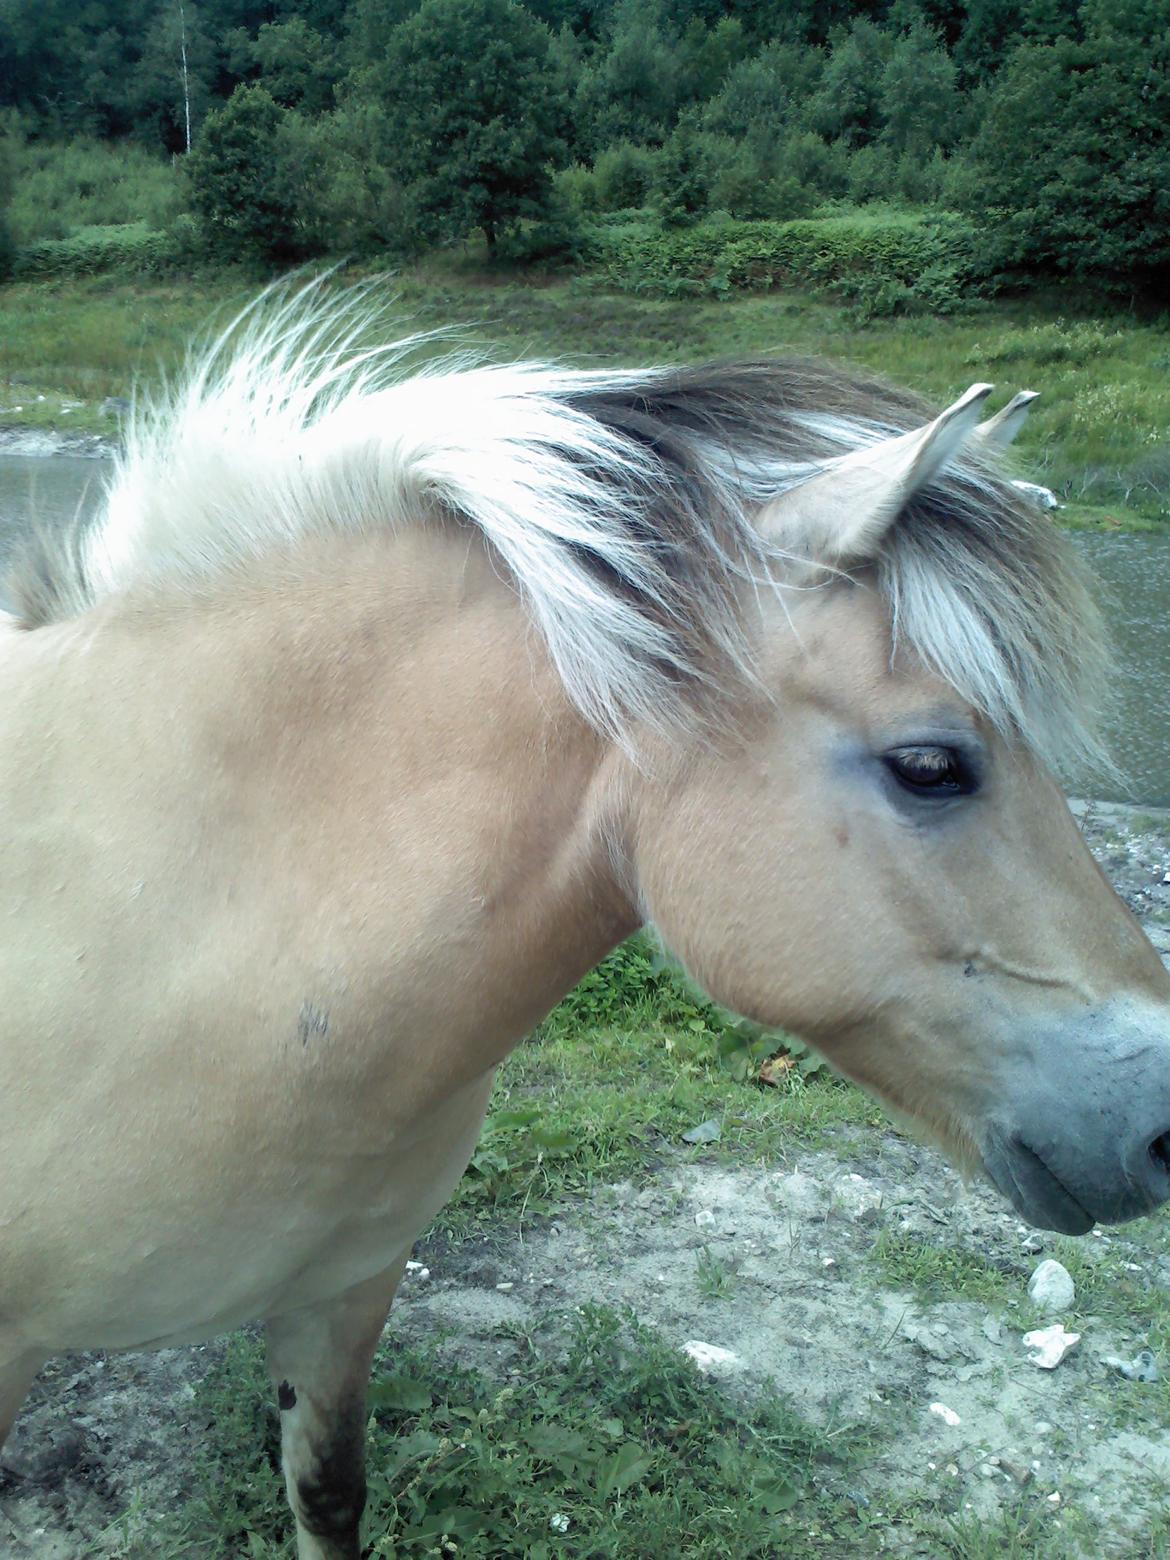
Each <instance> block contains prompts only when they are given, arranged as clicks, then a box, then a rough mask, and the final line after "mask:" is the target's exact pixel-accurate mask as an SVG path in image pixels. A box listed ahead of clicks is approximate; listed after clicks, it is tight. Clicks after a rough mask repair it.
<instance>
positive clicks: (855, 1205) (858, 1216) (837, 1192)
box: [832, 1173, 884, 1224]
mask: <svg viewBox="0 0 1170 1560" xmlns="http://www.w3.org/2000/svg"><path fill="white" fill-rule="evenodd" d="M832 1195H833V1199H834V1201H835V1202H836V1203H837V1204H838V1205H839V1206H840V1207H841V1209H842V1210H843V1212H844V1213H845V1214H846V1215H847V1216H848V1217H849V1218H850V1219H853V1220H854V1221H855V1222H856V1223H858V1224H870V1223H873V1222H875V1221H876V1220H877V1219H878V1218H879V1217H880V1214H881V1209H882V1203H883V1200H884V1198H883V1193H882V1189H881V1187H880V1186H876V1185H875V1184H874V1183H873V1182H872V1181H867V1180H866V1178H865V1177H864V1176H863V1175H857V1174H855V1173H850V1174H848V1175H843V1176H840V1177H839V1178H838V1179H837V1180H836V1181H834V1182H833V1194H832Z"/></svg>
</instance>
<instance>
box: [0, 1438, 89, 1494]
mask: <svg viewBox="0 0 1170 1560" xmlns="http://www.w3.org/2000/svg"><path fill="white" fill-rule="evenodd" d="M84 1454H85V1438H84V1436H83V1435H82V1434H81V1433H80V1431H78V1430H76V1429H74V1428H73V1427H72V1426H69V1425H64V1426H60V1427H58V1428H57V1429H55V1430H53V1431H52V1433H51V1438H50V1439H49V1441H48V1443H47V1444H45V1443H44V1441H43V1439H41V1438H37V1437H35V1436H33V1435H31V1434H28V1433H25V1432H24V1431H23V1429H22V1427H21V1426H17V1428H16V1429H15V1430H14V1431H13V1433H12V1435H11V1436H10V1437H9V1439H8V1440H7V1442H5V1445H4V1451H3V1454H2V1455H0V1473H7V1474H9V1475H10V1476H13V1477H15V1478H17V1479H19V1480H21V1481H23V1482H25V1483H28V1484H43V1485H53V1484H57V1483H59V1482H60V1481H61V1480H62V1479H63V1478H64V1476H65V1475H66V1474H68V1473H70V1472H71V1471H72V1470H73V1469H75V1468H76V1467H77V1466H78V1465H79V1463H80V1462H81V1460H82V1458H83V1456H84Z"/></svg>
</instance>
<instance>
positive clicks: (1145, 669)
mask: <svg viewBox="0 0 1170 1560" xmlns="http://www.w3.org/2000/svg"><path fill="white" fill-rule="evenodd" d="M1075 539H1076V542H1077V544H1078V546H1079V547H1080V550H1081V552H1082V554H1083V555H1084V557H1085V558H1086V559H1087V560H1088V562H1089V565H1090V567H1091V568H1092V570H1093V573H1094V574H1095V575H1096V577H1097V580H1098V583H1099V588H1100V590H1101V594H1102V598H1103V605H1104V607H1105V613H1106V617H1107V618H1108V620H1109V625H1110V628H1111V629H1112V631H1113V637H1114V641H1115V643H1116V646H1117V650H1118V659H1119V661H1120V674H1121V675H1120V677H1119V679H1118V686H1117V690H1116V695H1117V706H1116V710H1115V712H1114V715H1113V718H1112V719H1111V721H1110V730H1111V733H1112V735H1113V752H1114V756H1115V757H1116V759H1117V761H1118V763H1119V764H1120V766H1121V768H1122V770H1123V771H1124V774H1125V778H1126V781H1127V783H1128V784H1127V789H1126V790H1125V791H1123V792H1121V793H1120V794H1119V795H1117V796H1108V795H1107V796H1106V797H1105V800H1113V801H1133V802H1145V803H1147V804H1149V805H1151V806H1158V807H1170V697H1168V693H1170V536H1162V535H1156V534H1149V535H1137V536H1127V535H1125V534H1124V533H1121V532H1118V533H1117V534H1115V535H1109V536H1105V535H1100V534H1098V533H1096V532H1094V533H1092V534H1089V533H1079V534H1077V536H1076V538H1075ZM1094 789H1095V791H1096V792H1097V794H1100V793H1101V792H1102V789H1104V790H1106V791H1108V789H1109V788H1108V787H1105V788H1102V787H1101V786H1100V785H1098V786H1096V787H1095V788H1094Z"/></svg>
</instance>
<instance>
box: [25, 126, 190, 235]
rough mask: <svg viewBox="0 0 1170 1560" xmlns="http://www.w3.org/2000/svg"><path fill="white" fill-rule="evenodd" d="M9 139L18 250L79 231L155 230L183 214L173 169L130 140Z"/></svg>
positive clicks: (168, 163) (177, 182)
mask: <svg viewBox="0 0 1170 1560" xmlns="http://www.w3.org/2000/svg"><path fill="white" fill-rule="evenodd" d="M4 139H5V143H6V146H7V149H8V156H9V158H10V161H11V170H12V173H11V177H12V205H11V208H10V209H11V222H12V230H13V238H14V240H15V242H16V243H17V244H18V245H20V244H31V243H34V242H36V241H37V240H39V239H52V238H67V237H68V236H69V235H70V234H71V233H74V232H76V231H78V230H79V229H81V228H111V227H123V226H128V225H134V224H136V225H139V226H143V227H146V228H150V229H152V230H154V231H156V232H157V231H161V230H163V229H164V228H166V227H168V226H169V225H170V224H171V223H172V222H173V221H174V220H175V218H176V217H177V216H178V214H179V211H180V209H181V206H182V202H183V194H184V192H183V187H182V183H181V180H180V179H179V177H178V175H177V173H176V170H175V167H174V165H173V164H172V162H171V161H170V160H169V159H167V160H163V159H162V158H159V157H153V156H151V155H150V154H149V153H148V152H146V151H144V150H143V148H142V147H140V146H136V145H135V144H134V143H132V142H128V141H113V142H111V141H96V140H90V139H88V138H86V137H78V138H77V139H75V140H72V141H64V142H49V141H26V140H25V139H24V137H23V135H19V134H16V135H8V136H6V137H5V138H4Z"/></svg>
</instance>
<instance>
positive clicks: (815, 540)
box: [759, 385, 992, 564]
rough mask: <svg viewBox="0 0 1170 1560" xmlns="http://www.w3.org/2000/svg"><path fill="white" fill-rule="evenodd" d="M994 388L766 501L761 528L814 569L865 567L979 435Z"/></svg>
mask: <svg viewBox="0 0 1170 1560" xmlns="http://www.w3.org/2000/svg"><path fill="white" fill-rule="evenodd" d="M991 390H992V386H991V385H972V386H971V388H970V389H969V390H968V391H966V393H965V394H963V395H961V396H960V397H959V399H958V400H957V401H956V402H955V404H954V405H953V406H948V407H947V409H946V411H945V412H943V413H942V415H941V416H940V417H936V418H935V419H934V421H933V422H931V423H927V424H926V426H925V427H924V428H916V429H914V431H913V432H912V433H903V434H900V435H899V436H898V437H897V438H895V439H886V440H884V441H883V442H882V443H881V444H871V445H870V446H869V447H868V448H866V449H863V450H855V451H854V452H853V453H852V454H851V455H843V456H841V457H840V458H839V459H837V460H834V461H833V462H832V463H831V464H830V465H828V466H826V467H825V469H824V470H823V471H820V472H818V473H817V475H816V476H815V477H810V478H809V480H808V481H807V482H802V483H801V484H800V486H799V487H795V488H790V489H789V491H788V492H787V493H784V494H782V495H781V497H780V498H777V499H774V500H773V501H772V502H771V503H770V504H766V505H765V506H764V508H763V510H762V511H761V512H760V519H759V525H760V529H761V530H762V531H763V532H764V534H765V535H766V536H768V537H770V538H771V539H772V540H773V541H775V542H776V543H777V544H778V545H779V546H781V547H783V548H784V550H785V551H786V552H792V553H796V554H799V555H801V556H803V557H804V558H806V559H807V560H808V562H810V563H814V564H818V563H819V564H844V563H863V562H864V561H865V560H866V559H867V558H872V557H873V556H874V553H875V552H876V551H877V547H878V544H879V542H880V541H881V539H882V536H883V535H884V534H885V532H886V531H887V530H888V529H889V527H890V526H891V525H892V524H893V523H894V521H895V520H896V519H897V517H898V514H899V513H900V511H901V510H902V509H903V508H904V507H905V505H906V504H907V503H909V501H910V499H911V498H913V496H914V494H915V493H917V492H919V491H920V490H921V489H922V488H924V487H927V486H929V484H930V483H931V482H932V481H933V480H934V478H935V477H936V476H937V475H938V473H939V472H940V471H941V470H942V468H943V467H944V466H945V465H946V463H947V462H948V461H949V460H950V459H951V458H952V456H954V455H956V454H957V453H958V451H959V450H960V449H961V448H962V446H963V444H964V443H965V441H966V440H967V439H968V438H969V437H970V435H971V434H972V433H973V432H974V430H975V425H976V422H977V421H978V417H979V409H980V407H981V406H982V405H983V402H984V401H985V400H986V399H987V397H988V396H989V395H990V393H991Z"/></svg>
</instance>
